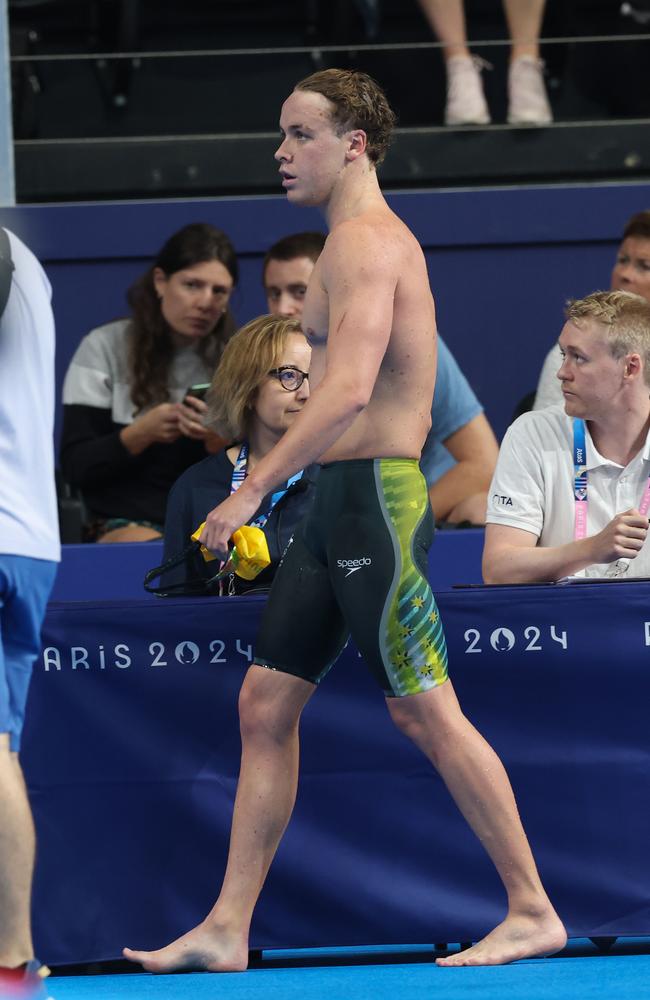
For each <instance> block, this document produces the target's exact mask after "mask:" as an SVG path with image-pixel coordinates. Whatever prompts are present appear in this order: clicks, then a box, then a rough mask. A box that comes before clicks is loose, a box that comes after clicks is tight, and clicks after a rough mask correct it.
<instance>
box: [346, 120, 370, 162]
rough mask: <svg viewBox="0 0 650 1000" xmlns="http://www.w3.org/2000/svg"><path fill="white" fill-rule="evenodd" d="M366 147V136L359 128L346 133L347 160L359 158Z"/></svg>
mask: <svg viewBox="0 0 650 1000" xmlns="http://www.w3.org/2000/svg"><path fill="white" fill-rule="evenodd" d="M367 146H368V136H367V135H366V133H365V132H364V131H363V129H361V128H355V129H353V130H352V131H351V132H349V133H348V152H347V157H348V159H349V160H356V159H357V158H358V157H359V156H362V155H363V154H364V153H365V151H366V148H367Z"/></svg>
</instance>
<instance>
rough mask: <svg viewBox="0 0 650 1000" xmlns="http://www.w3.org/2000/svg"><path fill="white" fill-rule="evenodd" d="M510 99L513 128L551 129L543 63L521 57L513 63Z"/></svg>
mask: <svg viewBox="0 0 650 1000" xmlns="http://www.w3.org/2000/svg"><path fill="white" fill-rule="evenodd" d="M508 97H509V104H508V122H509V123H510V124H511V125H548V124H550V122H552V121H553V112H552V111H551V106H550V104H549V103H548V96H547V94H546V86H545V85H544V63H543V61H542V60H541V59H534V58H533V57H532V56H520V57H519V58H518V59H514V60H513V62H511V63H510V70H509V73H508Z"/></svg>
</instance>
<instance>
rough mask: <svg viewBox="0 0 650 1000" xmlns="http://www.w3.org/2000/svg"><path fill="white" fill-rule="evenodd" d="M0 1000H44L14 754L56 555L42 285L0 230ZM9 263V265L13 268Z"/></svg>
mask: <svg viewBox="0 0 650 1000" xmlns="http://www.w3.org/2000/svg"><path fill="white" fill-rule="evenodd" d="M0 258H2V259H1V260H0V268H1V274H0V277H2V278H3V279H6V284H5V281H3V288H4V287H6V285H7V284H8V286H9V295H8V298H7V299H6V306H5V309H4V311H3V313H2V316H1V318H0V995H5V994H6V995H10V996H14V995H20V996H21V997H22V996H25V997H29V998H30V1000H31V998H33V997H34V998H35V997H37V996H39V997H40V996H45V991H44V989H41V988H40V986H39V983H40V981H41V977H42V975H43V973H44V972H45V971H46V970H44V968H43V967H42V966H39V963H38V962H37V961H36V960H35V959H34V949H33V945H32V936H31V926H30V896H31V882H32V871H33V867H34V824H33V822H32V817H31V811H30V807H29V802H28V799H27V794H26V789H25V782H24V779H23V775H22V771H21V768H20V763H19V759H18V752H19V750H20V736H21V731H22V727H23V721H24V714H25V702H26V700H27V690H28V687H29V679H30V675H31V670H32V665H33V663H34V660H35V659H36V657H37V655H38V653H39V651H40V632H41V623H42V621H43V615H44V613H45V605H46V602H47V599H48V597H49V594H50V590H51V587H52V583H53V582H54V576H55V573H56V566H57V562H58V560H59V556H60V546H59V530H58V520H57V510H56V493H55V488H54V453H53V441H52V428H53V421H54V319H53V316H52V309H51V307H50V296H51V289H50V283H49V281H48V280H47V277H46V276H45V272H44V271H43V268H42V267H41V265H40V264H39V262H38V261H37V260H36V257H34V255H33V254H32V253H31V251H30V250H28V249H27V247H26V246H25V245H24V243H21V241H20V240H19V239H18V238H17V237H16V236H14V235H13V233H8V232H7V231H6V230H2V231H0ZM12 265H13V266H12Z"/></svg>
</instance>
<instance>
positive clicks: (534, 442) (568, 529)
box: [486, 406, 650, 579]
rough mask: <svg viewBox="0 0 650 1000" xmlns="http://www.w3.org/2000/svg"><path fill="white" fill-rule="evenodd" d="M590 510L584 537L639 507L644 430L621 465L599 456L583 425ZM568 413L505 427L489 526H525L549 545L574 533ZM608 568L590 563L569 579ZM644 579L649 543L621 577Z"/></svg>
mask: <svg viewBox="0 0 650 1000" xmlns="http://www.w3.org/2000/svg"><path fill="white" fill-rule="evenodd" d="M585 436H586V445H587V481H588V500H589V508H588V513H587V535H588V536H591V535H596V534H598V532H599V531H602V529H603V528H604V527H605V526H606V525H607V524H609V522H610V521H611V520H612V518H613V517H615V515H616V514H620V513H621V512H622V511H624V510H629V509H630V508H632V507H637V508H638V506H639V504H640V502H641V498H642V496H643V493H644V491H645V487H646V483H647V481H648V476H649V475H650V434H649V435H648V437H647V438H646V442H645V444H644V446H643V448H642V449H641V451H640V452H639V453H638V454H637V455H635V457H634V458H633V459H632V461H631V462H630V463H629V464H628V465H626V466H625V467H623V466H622V465H618V464H617V463H616V462H612V461H610V459H608V458H603V456H602V455H600V454H599V452H598V451H597V449H596V447H595V446H594V443H593V441H592V439H591V435H590V433H589V427H588V426H587V427H586V435H585ZM573 480H574V468H573V417H568V416H567V415H566V413H565V412H564V407H563V406H553V407H549V408H548V409H546V410H538V411H534V412H532V413H524V414H523V415H522V416H521V417H519V418H518V419H517V420H515V422H514V423H513V424H512V426H511V427H509V428H508V430H507V432H506V435H505V437H504V439H503V442H502V444H501V449H500V451H499V459H498V461H497V467H496V470H495V473H494V477H493V479H492V484H491V486H490V494H489V498H488V508H487V518H486V521H487V522H488V523H489V524H505V525H507V526H508V527H511V528H522V529H523V530H524V531H530V532H531V533H532V534H533V535H535V536H536V538H537V539H538V541H537V544H538V545H541V546H544V547H547V548H550V547H552V546H556V545H565V544H566V543H567V542H570V541H572V540H573V537H574V534H573V533H574V517H575V500H574V495H573ZM611 570H612V566H611V564H607V563H598V564H596V563H594V564H593V565H592V566H588V567H587V568H586V569H584V570H581V571H580V572H579V573H576V574H575V575H576V576H606V575H608V573H611ZM625 576H626V578H628V579H629V578H630V577H650V542H649V541H648V539H646V541H645V544H644V546H643V548H642V549H641V551H640V552H639V554H638V556H637V557H636V558H635V559H632V560H631V561H630V566H629V569H628V571H627V573H626V574H625Z"/></svg>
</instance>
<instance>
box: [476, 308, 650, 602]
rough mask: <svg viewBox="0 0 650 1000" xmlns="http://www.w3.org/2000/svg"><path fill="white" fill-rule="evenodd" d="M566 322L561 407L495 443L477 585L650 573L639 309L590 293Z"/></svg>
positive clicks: (647, 371) (647, 414) (647, 349)
mask: <svg viewBox="0 0 650 1000" xmlns="http://www.w3.org/2000/svg"><path fill="white" fill-rule="evenodd" d="M566 319H567V322H566V324H565V325H564V327H563V329H562V333H561V335H560V339H559V346H560V351H561V355H562V364H561V367H560V370H559V371H558V379H560V381H561V383H562V393H563V396H564V408H561V407H550V408H549V409H546V410H540V411H535V412H531V413H524V414H523V415H522V416H521V417H519V419H518V420H516V421H515V422H514V423H513V424H512V426H511V427H510V428H509V429H508V431H507V433H506V435H505V437H504V439H503V443H502V445H501V450H500V453H499V459H498V462H497V468H496V472H495V474H494V478H493V480H492V485H491V487H490V497H489V500H488V515H487V522H488V523H487V527H486V533H485V547H484V550H483V577H484V579H485V582H486V583H537V582H543V581H553V580H559V579H561V578H563V577H566V576H576V575H579V576H592V577H595V576H611V577H614V576H622V575H626V576H627V577H644V576H650V547H649V546H648V544H647V542H646V539H647V534H648V516H647V515H648V507H650V479H649V476H650V435H649V433H648V432H649V428H650V396H649V392H650V390H649V388H648V387H649V385H650V302H648V301H646V299H644V298H642V297H641V296H639V295H636V294H632V293H630V292H622V291H613V292H594V293H592V294H591V295H588V296H587V297H586V298H584V299H579V300H577V301H574V302H571V303H569V305H568V307H567V311H566Z"/></svg>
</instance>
